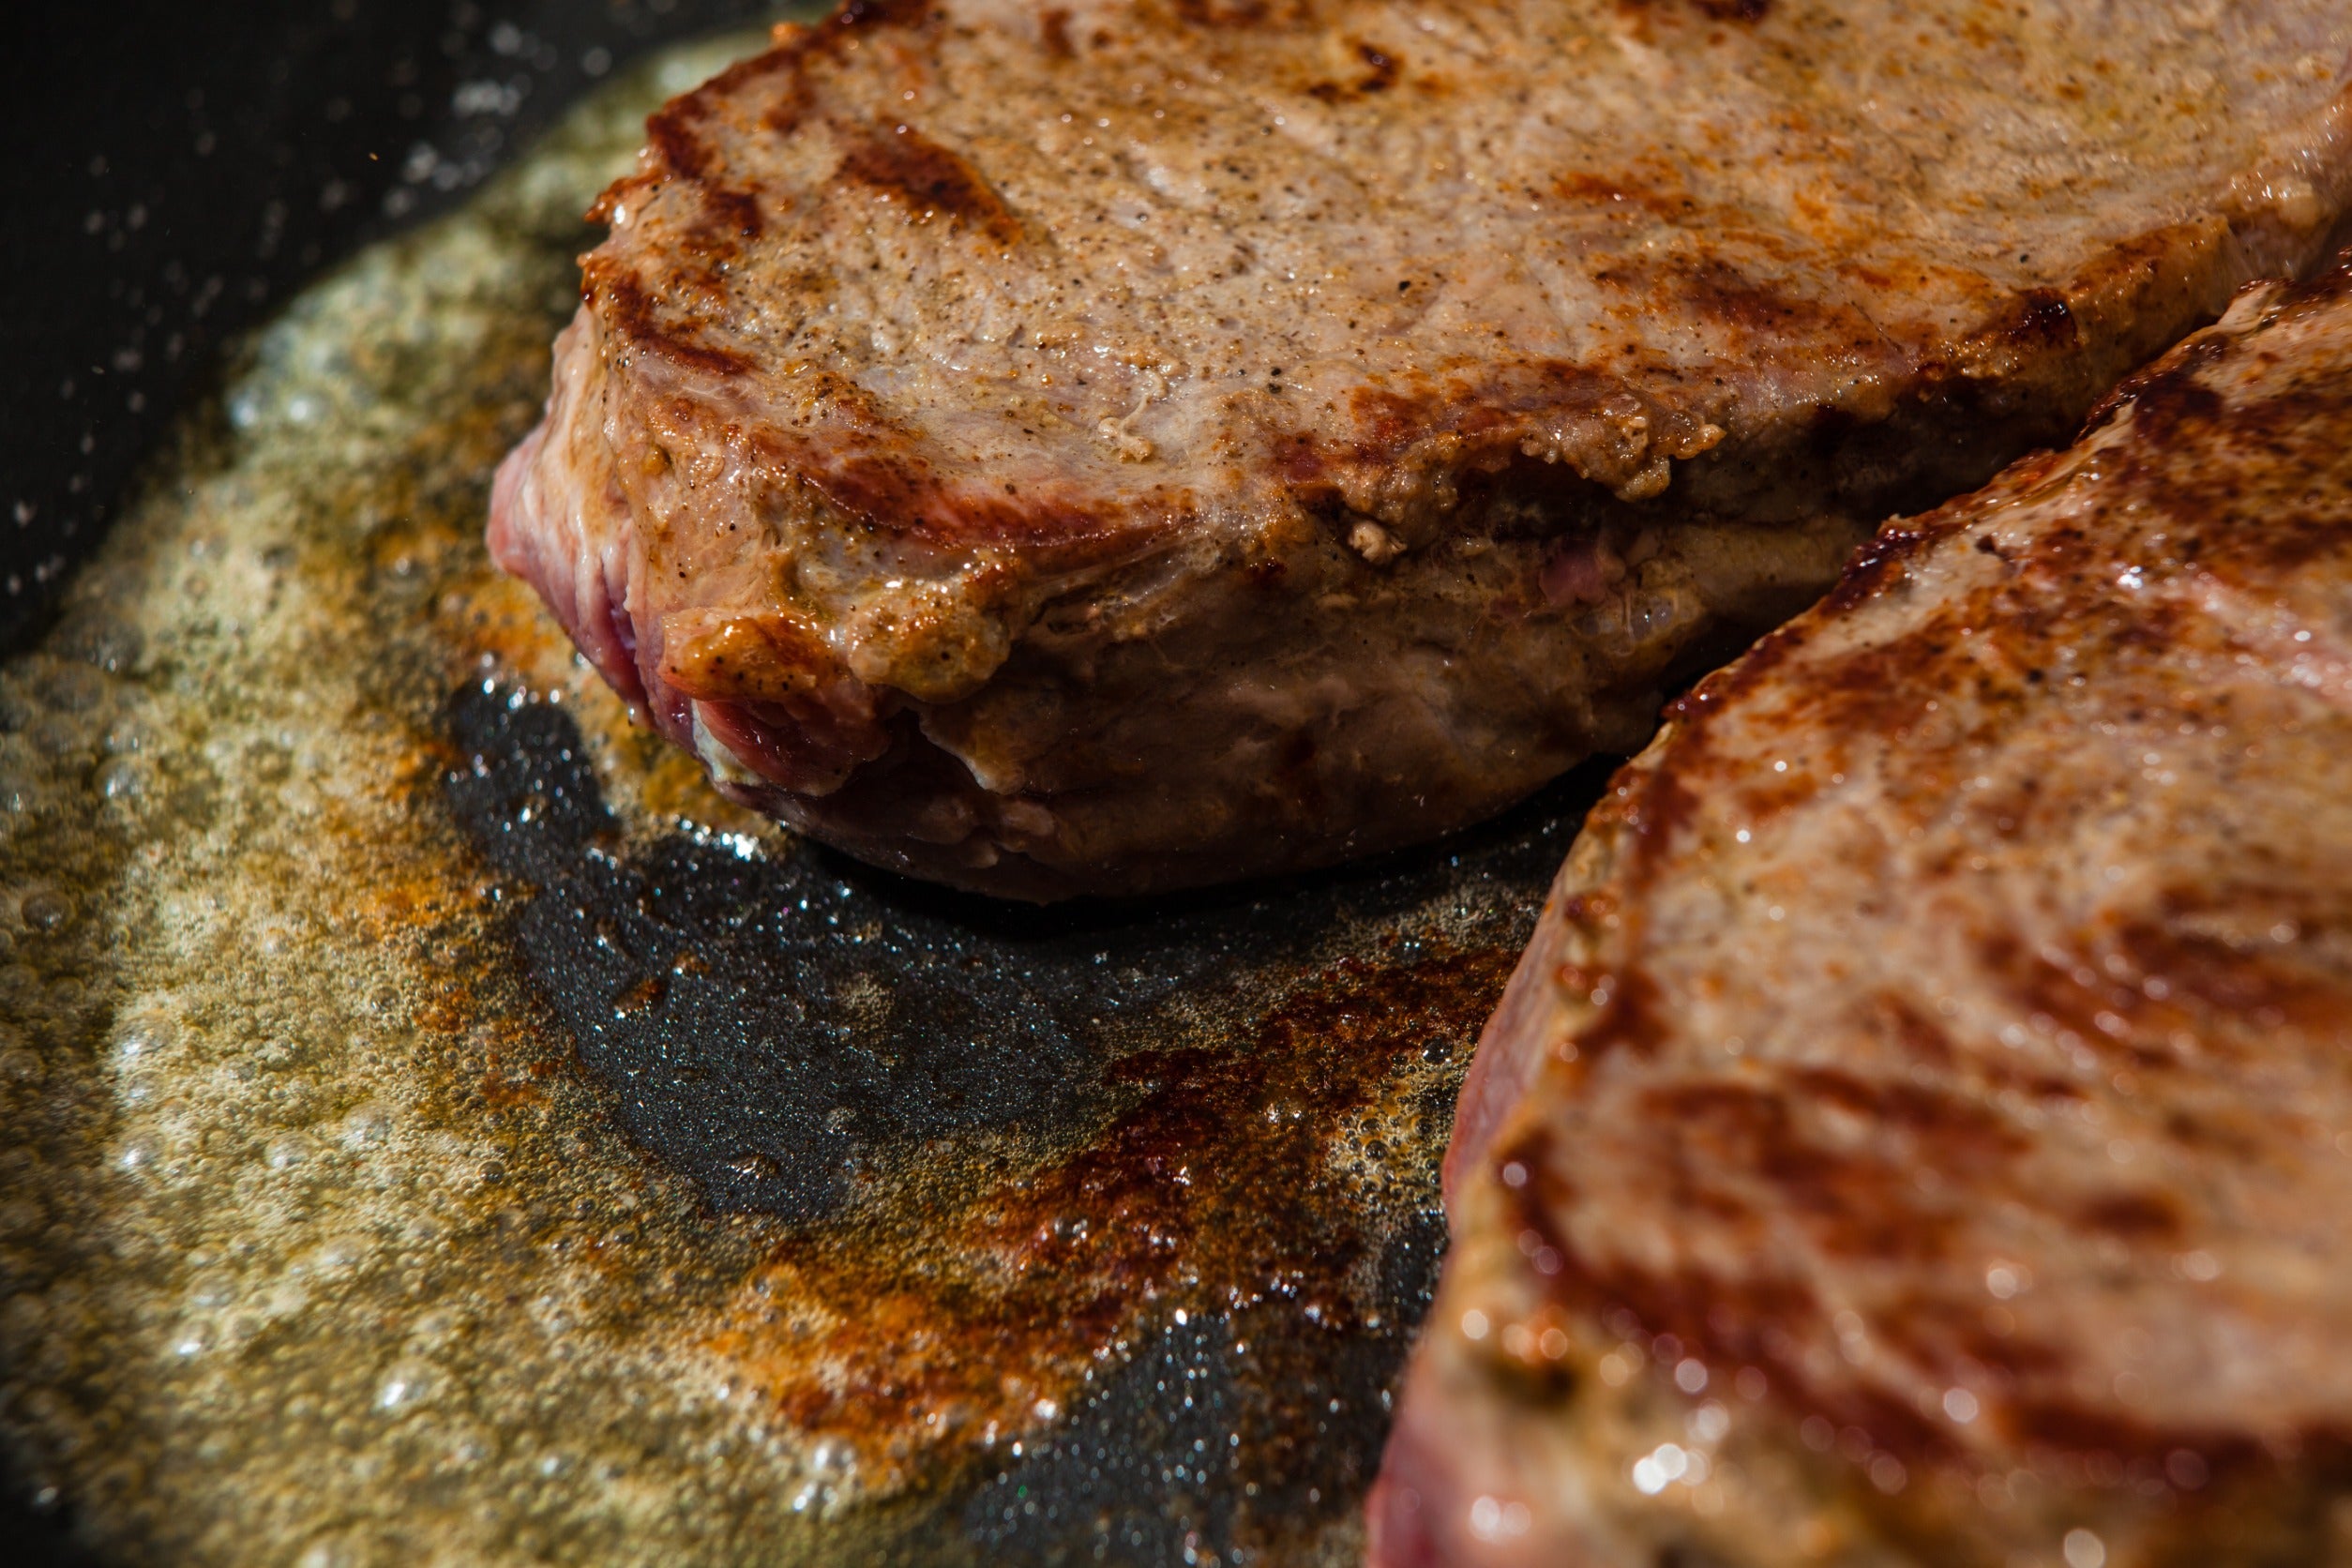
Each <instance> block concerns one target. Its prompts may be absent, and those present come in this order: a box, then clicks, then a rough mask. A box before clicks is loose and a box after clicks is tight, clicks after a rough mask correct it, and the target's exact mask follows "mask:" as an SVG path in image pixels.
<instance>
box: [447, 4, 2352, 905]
mask: <svg viewBox="0 0 2352 1568" xmlns="http://www.w3.org/2000/svg"><path fill="white" fill-rule="evenodd" d="M2348 47H2352V11H2347V9H2346V8H2344V6H2343V5H2342V4H2341V3H2340V0H2259V3H2249V4H2235V5H2222V6H2217V5H2215V4H2213V3H2212V0H2178V3H2153V0H2151V3H2142V4H2133V5H2124V6H2086V5H2083V4H2081V3H2079V0H2033V3H2027V4H2013V3H2004V4H2001V5H1998V6H1996V5H1990V4H1952V5H1944V6H1936V7H1926V8H1922V7H1920V6H1917V5H1912V4H1896V3H1894V0H1871V3H1857V4H1842V5H1834V6H1832V5H1817V4H1797V3H1789V0H1777V3H1775V0H1739V3H1736V4H1735V3H1731V0H1725V3H1722V4H1717V3H1714V0H1650V3H1638V0H1500V3H1497V0H1476V3H1470V0H1434V3H1424V0H1413V3H1412V4H1410V5H1405V4H1395V5H1389V4H1380V3H1374V0H1359V3H1344V0H1295V3H1285V4H1279V5H1269V4H1260V3H1258V0H1249V3H1246V4H1231V3H1228V0H1171V3H1169V4H1167V5H1161V4H1098V5H1093V6H1088V5H1082V4H1073V5H1068V6H1060V5H1055V6H1044V7H1038V6H1021V5H1014V4H1008V3H1001V0H940V3H938V4H933V5H924V4H919V3H915V0H899V3H892V0H855V3H853V4H852V5H851V6H850V8H848V9H846V10H844V11H843V12H842V13H840V14H839V15H837V16H836V17H835V18H834V19H833V20H832V21H830V22H827V23H824V24H822V26H820V27H817V28H815V29H814V30H809V31H802V30H798V29H793V28H789V27H788V28H785V29H783V30H782V31H781V33H780V34H779V41H778V43H777V46H776V49H775V50H774V51H773V52H772V53H768V54H765V55H763V56H761V57H759V58H757V59H753V60H749V61H746V62H745V63H744V64H742V65H739V66H737V67H735V68H732V69H731V70H729V71H728V72H726V73H725V74H723V75H722V76H720V77H719V78H717V79H716V81H714V82H712V83H709V84H708V85H707V86H705V87H703V88H701V90H699V91H697V92H694V93H692V94H689V95H687V96H686V97H685V98H680V99H678V100H677V101H676V102H675V103H673V104H671V106H670V107H669V108H667V109H666V110H664V111H663V112H662V113H660V114H658V115H656V117H655V118H654V120H653V121H652V123H651V126H650V136H649V144H648V148H647V151H646V154H645V159H644V166H643V170H642V172H641V173H639V174H638V175H637V176H636V177H634V178H632V179H629V180H626V181H624V182H622V183H621V184H620V185H618V186H616V187H614V188H613V189H612V190H611V192H610V193H609V194H608V195H607V197H606V198H605V200H604V202H603V204H602V205H601V207H600V208H599V212H600V215H601V216H602V217H603V218H604V219H607V220H609V221H610V223H611V226H612V234H611V239H609V240H608V241H607V242H606V243H605V244H604V245H603V246H602V247H600V248H599V249H597V250H596V252H595V253H594V254H593V255H591V256H590V257H589V258H588V259H587V263H586V288H585V299H586V303H585V305H584V307H583V309H581V311H580V318H579V320H578V322H577V323H576V324H574V325H573V326H572V327H571V328H570V329H569V331H568V332H566V334H565V337H564V338H563V339H562V341H561V343H560V345H559V348H558V354H557V363H556V370H555V395H554V399H553V400H552V403H551V405H550V411H549V416H548V420H547V423H546V425H545V427H544V428H543V429H542V430H540V432H539V433H538V434H536V435H535V436H533V437H532V438H531V440H530V441H529V442H528V443H527V444H525V445H524V446H523V447H522V448H521V449H520V451H518V452H517V453H516V455H515V456H514V458H513V459H512V460H511V461H510V462H509V463H508V465H507V466H506V468H505V471H504V472H503V474H502V475H501V476H500V480H499V484H498V488H497V494H496V498H495V509H494V514H493V518H492V522H491V543H492V547H493V549H494V550H495V551H496V553H497V556H498V559H499V560H500V561H501V562H502V563H503V564H504V565H506V566H507V567H508V568H509V569H510V570H513V571H516V572H518V573H520V574H521V575H523V576H525V577H527V578H529V579H530V580H532V581H533V582H535V584H537V586H538V587H539V589H540V591H541V593H542V594H544V595H545V596H546V597H547V599H548V602H549V603H550V605H551V606H552V607H553V609H554V610H555V611H556V613H557V614H558V615H559V616H561V617H562V619H563V621H564V623H565V626H567V627H569V629H570V630H571V633H572V635H573V636H574V637H575V638H576V639H577V640H578V641H579V642H580V646H581V647H582V648H583V649H584V650H585V651H586V652H587V653H588V655H589V656H591V657H592V658H594V659H595V660H596V664H597V665H598V667H599V668H600V669H602V670H603V671H604V672H605V674H606V675H607V676H608V677H609V678H610V679H611V681H612V683H613V684H614V685H615V686H618V687H619V688H620V689H621V690H622V691H623V692H624V693H626V695H627V696H628V697H630V698H631V699H632V700H635V701H641V703H642V704H643V706H644V709H645V711H646V713H647V715H648V716H650V718H651V720H652V721H653V722H654V723H655V724H656V725H658V726H659V727H660V728H661V729H662V731H664V732H666V733H667V734H669V735H671V736H672V737H673V738H674V739H676V740H677V741H678V742H679V743H680V744H682V745H685V746H691V747H693V748H694V749H695V750H696V751H697V752H699V753H700V754H701V757H702V758H703V759H704V760H705V761H707V762H708V763H709V765H710V767H711V770H712V772H713V775H714V776H715V777H716V778H717V780H718V781H719V783H720V785H721V787H722V788H724V789H725V790H727V791H728V792H730V793H731V794H732V795H734V796H735V797H736V798H738V799H740V800H743V801H745V802H747V803H749V804H751V805H753V806H755V807H760V808H761V809H764V810H767V811H769V812H772V813H774V814H776V815H777V816H780V817H782V818H783V819H785V820H786V821H788V822H792V824H794V825H796V826H798V827H800V828H802V829H805V830H806V831H807V832H809V833H812V834H815V835H817V836H819V837H824V838H827V839H830V840H832V841H834V842H835V843H837V844H840V845H842V846H843V847H845V848H847V849H849V850H850V851H852V852H854V853H857V854H860V855H863V856H866V857H867V858H869V859H872V860H875V861H877V862H880V863H882V864H884V865H888V866H893V867H899V868H902V869H905V870H908V871H912V872H913V873H916V874H918V875H922V876H928V877H936V878H940V879H942V880H944V881H948V882H959V883H963V884H966V885H968V886H972V887H978V888H985V889H988V890H992V891H996V892H1003V893H1011V894H1018V895H1023V896H1030V897H1052V896H1058V895H1062V894H1067V893H1072V892H1078V891H1085V890H1096V891H1110V892H1136V891H1142V890H1146V889H1151V888H1157V887H1167V886H1172V885H1177V884H1182V883H1188V882H1207V881H1213V880H1216V879H1219V878H1225V877H1231V876H1237V875H1241V874H1244V873H1247V872H1255V871H1267V870H1275V869H1280V868H1284V867H1296V866H1304V865H1309V864H1314V863H1318V862H1323V861H1329V860H1332V859H1335V858H1338V857H1341V856H1344V855H1347V854H1349V853H1354V852H1361V851H1364V850H1369V849H1374V848H1377V847H1380V846H1381V845H1386V844H1393V843H1396V842H1400V841H1403V840H1407V839H1412V838H1417V837H1425V836H1427V835H1431V834H1434V833H1437V832H1440V831H1441V830H1443V829H1446V828H1449V827H1453V826H1455V825H1456V824H1459V823H1462V822H1467V821H1469V820H1470V819H1473V818H1476V817H1478V816H1479V815H1481V814H1482V813H1485V812H1490V811H1492V810H1494V809H1496V808H1497V807H1500V806H1502V805H1504V804H1506V803H1507V802H1509V801H1511V800H1513V799H1515V798H1516V797H1518V796H1520V795H1522V794H1524V793H1525V792H1528V791H1529V790H1530V789H1532V788H1534V787H1535V786H1537V785H1538V784H1540V783H1542V782H1543V781H1544V780H1545V779H1547V778H1549V777H1551V776H1554V775H1556V774H1557V773H1559V772H1560V770H1561V769H1563V768H1564V767H1566V766H1567V765H1569V764H1570V763H1572V762H1573V761H1576V759H1578V758H1579V757H1581V756H1583V755H1585V754H1587V753H1588V752H1590V751H1591V750H1593V749H1594V748H1596V747H1603V748H1618V747H1623V748H1627V749H1631V748H1632V747H1633V746H1636V745H1638V744H1639V742H1640V741H1641V740H1642V739H1643V738H1644V737H1645V736H1646V735H1647V733H1648V732H1649V730H1650V728H1651V723H1652V721H1653V716H1654V713H1655V708H1656V702H1657V700H1658V699H1657V694H1658V692H1659V691H1660V689H1661V687H1662V686H1664V685H1666V684H1667V683H1669V682H1671V681H1673V680H1675V679H1677V678H1678V673H1679V671H1684V670H1688V669H1691V668H1693V667H1695V666H1696V665H1697V664H1699V663H1701V662H1702V661H1705V660H1707V659H1708V658H1710V657H1711V656H1721V655H1722V654H1724V653H1726V652H1727V651H1728V650H1729V649H1730V648H1731V647H1734V646H1737V644H1738V643H1739V642H1740V641H1744V640H1745V638H1746V637H1747V636H1749V635H1752V634H1753V633H1754V632H1756V630H1759V629H1761V628H1762V627H1764V626H1768V625H1771V624H1772V623H1775V622H1776V621H1777V620H1778V619H1779V618H1781V617H1782V616H1784V615H1786V614H1787V613H1788V612H1790V611H1793V610H1794V609H1796V608H1798V607H1799V606H1801V605H1802V604H1803V603H1804V602H1806V601H1807V600H1808V599H1810V598H1811V597H1812V596H1815V595H1817V593H1818V592H1819V591H1820V590H1821V589H1823V588H1824V587H1826V586H1827V584H1828V583H1829V582H1830V581H1831V580H1832V579H1833V577H1834V575H1835V572H1836V568H1837V566H1838V565H1840V564H1841V563H1842V561H1843V559H1844V557H1845V555H1846V553H1847V550H1848V549H1849V548H1850V547H1851V546H1852V545H1853V544H1855V543H1856V542H1858V541H1859V540H1860V539H1861V538H1862V537H1863V536H1864V535H1865V533H1866V530H1867V527H1868V526H1869V525H1871V524H1874V523H1876V522H1877V520H1879V519H1881V518H1883V517H1884V516H1886V515H1887V514H1888V513H1889V512H1890V511H1892V510H1895V509H1898V508H1901V507H1906V506H1920V505H1931V504H1933V503H1934V502H1936V501H1938V500H1941V499H1942V498H1943V497H1945V496H1947V495H1950V494H1952V492H1953V491H1955V490H1960V489H1964V488H1967V487H1968V486H1971V485H1975V484H1980V483H1982V482H1983V480H1984V479H1986V478H1987V477H1989V476H1990V475H1992V474H1993V473H1994V472H1995V470H1996V469H1997V468H1998V466H1999V465H2000V464H2001V463H2002V462H2005V461H2007V460H2011V459H2013V458H2014V457H2015V456H2017V455H2018V453H2020V452H2021V451H2023V450H2025V449H2026V448H2027V447H2028V446H2029V445H2034V444H2036V443H2046V442H2048V441H2051V440H2054V439H2058V437H2060V436H2062V435H2063V433H2064V432H2065V431H2066V430H2068V429H2071V428H2072V426H2073V423H2074V422H2076V421H2077V420H2079V419H2080V417H2081V416H2082V415H2083V414H2084V413H2085V412H2086V411H2087V410H2088V407H2089V405H2090V404H2091V402H2092V401H2093V400H2095V399H2096V398H2097V396H2098V395H2099V394H2100V393H2101V392H2103V390H2104V389H2105V388H2106V387H2107V386H2109V385H2111V384H2113V382H2114V380H2115V379H2116V378H2117V377H2118V376H2119V375H2121V374H2122V373H2123V372H2125V371H2126V370H2128V369H2130V368H2132V367H2133V366H2134V365H2136V364H2139V363H2141V362H2142V361H2144V360H2145V359H2146V358H2147V357H2148V356H2149V355H2150V354H2154V353H2156V352H2158V351H2160V350H2161V349H2162V348H2163V347H2164V345H2166V344H2168V343H2170V342H2171V341H2173V340H2175V339H2177V338H2178V337H2179V335H2180V334H2181V333H2183V332H2185V331H2187V330H2189V329H2191V328H2192V327H2193V326H2194V325H2195V324H2198V323H2199V322H2201V321H2203V320H2207V319H2209V317H2210V316H2211V315H2212V314H2213V313H2215V312H2217V311H2218V310H2219V309H2221V307H2222V306H2223V304H2224V302H2225V301H2226V300H2227V298H2228V295H2229V294H2230V292H2231V291H2232V290H2233V289H2234V288H2235V287H2236V286H2237V285H2238V284H2239V283H2240V282H2241V281H2243V280H2245V279H2248V278H2249V277H2252V276H2255V275H2258V274H2262V273H2266V272H2276V271H2282V270H2291V269H2293V268H2295V267H2296V266H2298V265H2299V264H2302V263H2304V262H2306V261H2307V260H2308V258H2309V256H2310V255H2311V253H2312V252H2313V250H2314V247H2315V246H2316V243H2317V239H2316V236H2318V235H2319V234H2320V233H2321V232H2322V231H2323V230H2325V229H2326V228H2327V226H2328V225H2329V221H2330V220H2331V219H2332V218H2333V217H2334V216H2335V215H2336V213H2337V212H2338V211H2339V210H2340V208H2341V207H2342V206H2343V205H2344V197H2345V188H2346V181H2347V172H2348V166H2352V113H2348V112H2347V108H2346V102H2347V100H2346V98H2345V91H2344V80H2345V58H2346V53H2347V48H2348Z"/></svg>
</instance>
